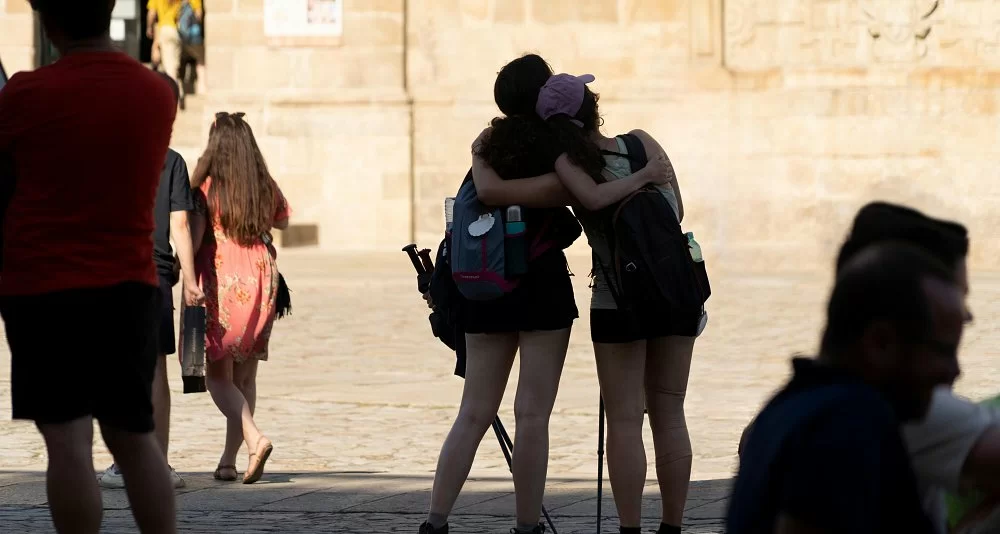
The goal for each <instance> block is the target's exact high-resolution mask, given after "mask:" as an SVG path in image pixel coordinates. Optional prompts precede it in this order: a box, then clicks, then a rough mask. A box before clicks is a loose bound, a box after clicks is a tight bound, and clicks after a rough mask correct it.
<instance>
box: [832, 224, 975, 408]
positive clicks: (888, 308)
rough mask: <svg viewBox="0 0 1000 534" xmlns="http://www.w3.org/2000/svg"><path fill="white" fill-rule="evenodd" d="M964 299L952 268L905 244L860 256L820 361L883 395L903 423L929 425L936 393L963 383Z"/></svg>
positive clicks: (847, 272) (838, 292) (847, 277)
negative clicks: (926, 417) (918, 421)
mask: <svg viewBox="0 0 1000 534" xmlns="http://www.w3.org/2000/svg"><path fill="white" fill-rule="evenodd" d="M963 326H964V304H963V297H962V292H961V290H960V289H959V287H958V286H957V285H956V283H955V279H954V276H953V274H952V272H951V269H949V268H948V267H947V266H946V265H945V264H944V263H942V262H941V261H940V260H938V259H936V258H934V257H933V256H932V255H930V254H928V253H927V252H926V251H925V250H923V249H921V248H919V247H917V246H915V245H913V244H910V243H902V242H898V241H895V242H894V241H886V242H880V243H876V244H874V245H870V246H868V247H865V248H864V249H862V250H860V251H858V252H857V253H856V254H854V255H853V256H852V257H851V258H850V259H847V260H846V261H845V262H844V264H843V266H842V268H841V269H840V271H839V273H838V276H837V281H836V284H835V285H834V288H833V292H832V295H831V296H830V300H829V304H828V306H827V325H826V330H825V332H824V334H823V341H822V348H821V351H820V355H821V356H820V359H821V360H822V361H825V362H827V363H829V364H832V365H835V366H838V367H842V368H846V369H850V370H852V371H854V372H856V373H858V375H859V376H861V377H862V378H863V379H864V380H865V381H866V382H867V383H869V384H871V385H872V386H874V387H876V388H878V389H879V390H881V391H882V392H883V394H885V396H886V398H887V399H888V400H889V401H890V402H891V403H892V404H893V405H894V407H895V408H896V411H897V414H898V415H899V417H900V418H901V419H903V420H916V419H920V418H922V417H923V416H924V415H925V414H926V412H927V409H928V407H929V406H930V402H931V397H932V394H933V390H934V388H936V387H937V386H939V385H948V384H951V383H953V382H954V381H955V379H956V378H957V377H958V375H959V365H958V346H959V343H960V342H961V338H962V330H963Z"/></svg>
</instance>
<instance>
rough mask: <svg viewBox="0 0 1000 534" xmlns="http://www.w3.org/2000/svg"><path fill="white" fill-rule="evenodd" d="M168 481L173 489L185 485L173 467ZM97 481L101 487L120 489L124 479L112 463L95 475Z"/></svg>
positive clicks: (122, 486) (123, 485)
mask: <svg viewBox="0 0 1000 534" xmlns="http://www.w3.org/2000/svg"><path fill="white" fill-rule="evenodd" d="M170 482H171V483H172V484H173V486H174V488H175V489H180V488H183V487H184V486H185V485H186V484H185V483H184V479H183V478H181V476H180V475H178V474H177V471H174V468H173V467H171V468H170ZM97 483H98V484H99V485H100V486H101V487H102V488H110V489H122V488H124V487H125V479H124V478H122V472H121V471H119V470H118V466H116V465H114V464H111V467H109V468H108V469H107V470H106V471H104V473H101V475H100V476H98V477H97Z"/></svg>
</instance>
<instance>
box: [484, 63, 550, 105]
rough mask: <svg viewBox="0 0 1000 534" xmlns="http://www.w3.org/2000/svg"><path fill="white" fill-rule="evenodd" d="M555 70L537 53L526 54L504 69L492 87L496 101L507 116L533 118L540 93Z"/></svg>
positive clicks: (498, 74)
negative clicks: (527, 116)
mask: <svg viewBox="0 0 1000 534" xmlns="http://www.w3.org/2000/svg"><path fill="white" fill-rule="evenodd" d="M551 76H552V67H550V66H549V64H548V63H546V62H545V60H544V59H542V57H541V56H539V55H538V54H526V55H523V56H521V57H519V58H517V59H515V60H514V61H511V62H510V63H508V64H506V65H504V66H503V68H502V69H500V72H499V73H497V79H496V82H495V83H494V84H493V99H494V100H495V101H496V103H497V107H499V108H500V111H501V112H503V114H504V115H507V116H513V115H533V114H534V113H535V102H537V101H538V91H539V90H540V89H541V88H542V86H543V85H545V82H547V81H548V80H549V78H550V77H551Z"/></svg>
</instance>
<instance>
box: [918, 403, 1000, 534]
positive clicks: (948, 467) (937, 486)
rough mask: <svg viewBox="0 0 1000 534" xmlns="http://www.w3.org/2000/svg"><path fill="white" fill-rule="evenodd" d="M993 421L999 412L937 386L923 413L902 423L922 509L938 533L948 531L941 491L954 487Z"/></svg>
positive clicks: (953, 490) (956, 489) (998, 421)
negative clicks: (915, 420)
mask: <svg viewBox="0 0 1000 534" xmlns="http://www.w3.org/2000/svg"><path fill="white" fill-rule="evenodd" d="M995 424H1000V412H997V411H996V410H993V409H991V408H989V407H986V406H981V405H979V404H976V403H973V402H971V401H969V400H966V399H963V398H960V397H957V396H955V394H954V393H953V392H952V391H951V389H949V388H947V387H939V388H938V389H937V390H935V391H934V397H933V399H932V400H931V407H930V410H929V411H928V412H927V417H925V418H924V420H923V421H921V422H920V423H916V424H910V425H905V426H904V427H903V439H904V441H905V442H906V446H907V448H908V449H909V452H910V457H911V458H912V460H913V470H914V472H915V473H916V475H917V482H918V483H919V484H920V491H921V494H922V495H921V496H922V498H923V501H924V510H925V511H926V512H927V515H928V516H929V517H930V518H931V520H932V521H933V522H934V526H935V527H937V528H938V531H939V532H941V533H942V534H944V533H946V532H947V531H948V528H947V524H948V523H947V510H946V508H945V502H944V493H945V492H946V491H947V492H957V491H958V489H959V482H960V481H961V477H962V468H963V467H964V466H965V460H966V458H968V456H969V452H970V451H971V450H972V447H973V446H974V445H975V444H976V442H977V441H979V438H980V437H981V436H982V435H983V432H985V431H986V429H988V428H989V427H990V426H992V425H995Z"/></svg>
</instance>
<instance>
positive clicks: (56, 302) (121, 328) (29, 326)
mask: <svg viewBox="0 0 1000 534" xmlns="http://www.w3.org/2000/svg"><path fill="white" fill-rule="evenodd" d="M0 314H2V315H3V321H4V328H5V330H6V333H7V344H8V345H9V346H10V352H11V398H12V399H11V400H12V405H13V412H14V414H13V415H14V419H28V420H32V421H35V422H36V423H41V424H57V423H65V422H68V421H72V420H74V419H77V418H80V417H84V416H88V415H90V416H93V417H95V418H97V420H98V421H100V422H101V423H102V424H104V425H109V426H111V427H113V428H117V429H121V430H125V431H129V432H140V433H145V432H150V431H152V430H153V405H152V403H151V401H150V394H151V387H152V384H153V372H154V370H155V368H156V359H157V352H158V350H157V337H158V336H157V334H158V331H157V330H158V328H157V325H158V323H159V318H160V290H159V289H158V288H156V287H154V286H151V285H148V284H143V283H139V282H127V283H123V284H118V285H115V286H111V287H103V288H88V289H72V290H66V291H57V292H54V293H46V294H42V295H25V296H11V297H3V298H2V299H0Z"/></svg>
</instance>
